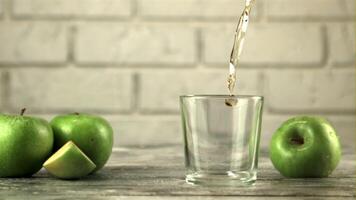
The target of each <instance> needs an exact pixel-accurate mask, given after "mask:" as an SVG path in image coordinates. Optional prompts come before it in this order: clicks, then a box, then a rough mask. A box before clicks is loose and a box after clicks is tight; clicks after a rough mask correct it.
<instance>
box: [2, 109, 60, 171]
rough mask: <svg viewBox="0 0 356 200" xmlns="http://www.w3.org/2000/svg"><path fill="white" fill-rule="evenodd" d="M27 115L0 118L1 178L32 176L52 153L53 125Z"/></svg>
mask: <svg viewBox="0 0 356 200" xmlns="http://www.w3.org/2000/svg"><path fill="white" fill-rule="evenodd" d="M24 112H25V109H23V110H22V112H21V115H4V114H2V115H0V177H25V176H31V175H33V174H34V173H36V172H38V171H39V170H40V169H41V167H42V164H43V162H44V161H45V160H46V159H47V158H48V157H49V156H50V155H51V153H52V147H53V133H52V129H51V126H50V125H49V124H48V122H47V121H46V120H44V119H40V118H36V117H29V116H23V114H24Z"/></svg>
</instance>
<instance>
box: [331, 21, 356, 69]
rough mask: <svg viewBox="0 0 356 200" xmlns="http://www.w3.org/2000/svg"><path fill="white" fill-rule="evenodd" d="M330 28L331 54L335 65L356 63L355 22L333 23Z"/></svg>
mask: <svg viewBox="0 0 356 200" xmlns="http://www.w3.org/2000/svg"><path fill="white" fill-rule="evenodd" d="M328 29H329V32H328V34H329V39H330V40H329V43H330V46H329V55H330V59H331V61H332V63H333V64H335V65H353V64H354V63H355V56H356V53H355V52H356V51H355V45H356V44H355V27H354V25H353V24H331V25H329V27H328Z"/></svg>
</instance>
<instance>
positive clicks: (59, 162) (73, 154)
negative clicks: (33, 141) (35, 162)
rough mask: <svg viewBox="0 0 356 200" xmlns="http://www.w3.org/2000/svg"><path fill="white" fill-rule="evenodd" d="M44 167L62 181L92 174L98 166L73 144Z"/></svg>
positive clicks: (63, 149) (68, 145)
mask: <svg viewBox="0 0 356 200" xmlns="http://www.w3.org/2000/svg"><path fill="white" fill-rule="evenodd" d="M43 167H44V168H45V169H46V170H47V171H48V172H49V173H50V174H52V175H53V176H55V177H57V178H60V179H79V178H82V177H84V176H86V175H88V174H89V173H91V172H92V171H93V170H94V169H95V167H96V165H95V164H94V163H93V162H92V161H91V160H90V159H89V158H88V157H87V156H86V155H85V154H84V153H83V152H82V151H81V150H80V149H79V148H78V147H77V146H76V145H75V144H74V143H73V142H72V141H69V142H67V143H66V144H65V145H64V146H63V147H62V148H60V149H59V150H58V151H57V152H56V153H54V154H53V155H52V156H51V157H50V158H49V159H48V160H47V161H46V162H45V163H44V164H43Z"/></svg>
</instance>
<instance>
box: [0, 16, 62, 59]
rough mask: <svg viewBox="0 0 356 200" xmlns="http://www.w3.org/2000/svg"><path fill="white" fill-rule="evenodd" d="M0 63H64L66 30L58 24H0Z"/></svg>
mask: <svg viewBox="0 0 356 200" xmlns="http://www.w3.org/2000/svg"><path fill="white" fill-rule="evenodd" d="M0 44H1V45H0V63H14V64H19V63H31V62H34V63H64V62H65V61H66V56H67V55H66V54H67V41H66V29H65V26H63V24H61V23H55V24H54V23H42V22H0Z"/></svg>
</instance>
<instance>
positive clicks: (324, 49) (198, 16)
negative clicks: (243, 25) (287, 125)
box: [0, 0, 355, 146]
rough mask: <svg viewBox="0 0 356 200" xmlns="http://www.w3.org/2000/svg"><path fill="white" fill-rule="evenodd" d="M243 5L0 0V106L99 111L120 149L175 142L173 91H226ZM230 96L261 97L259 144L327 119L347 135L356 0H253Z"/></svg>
mask: <svg viewBox="0 0 356 200" xmlns="http://www.w3.org/2000/svg"><path fill="white" fill-rule="evenodd" d="M243 3H244V2H243V1H242V0H0V17H1V18H0V94H1V98H0V111H1V112H7V113H18V112H19V111H20V109H21V108H22V107H27V108H28V113H29V114H35V115H39V116H42V117H45V118H47V119H50V118H51V117H53V116H54V115H55V114H58V113H67V112H74V111H78V112H88V113H97V114H100V115H103V116H104V117H106V118H107V119H108V120H110V121H111V123H112V125H113V126H114V128H115V132H116V134H117V136H116V141H115V142H116V145H152V144H158V143H160V144H162V143H163V144H172V143H181V141H182V136H181V127H180V118H179V111H178V95H180V94H188V93H227V89H226V76H227V73H228V64H227V63H228V60H229V58H228V57H229V54H230V51H231V47H232V42H233V34H234V30H235V27H236V24H237V18H238V16H239V15H240V13H241V11H242V5H243ZM252 12H253V18H252V19H251V25H250V27H249V30H248V33H247V39H246V43H245V49H244V52H243V56H242V65H241V68H240V69H238V89H237V91H238V93H240V94H262V95H264V96H265V100H266V104H265V110H264V119H263V120H264V121H263V131H262V135H263V139H262V144H263V145H264V146H266V144H268V142H269V138H270V135H271V134H272V133H273V131H274V130H275V129H276V128H277V127H278V125H279V124H280V123H281V122H282V121H284V120H286V119H287V118H288V117H290V116H293V115H300V114H308V115H309V114H310V115H323V116H326V117H328V118H329V119H330V120H331V121H332V122H333V123H334V124H335V126H336V128H337V129H338V131H339V133H340V135H341V139H342V141H343V143H346V142H347V141H351V142H349V143H350V144H351V145H353V143H354V142H355V28H354V22H355V0H264V1H262V0H257V4H256V6H255V7H254V8H253V11H252Z"/></svg>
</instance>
